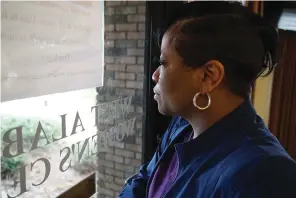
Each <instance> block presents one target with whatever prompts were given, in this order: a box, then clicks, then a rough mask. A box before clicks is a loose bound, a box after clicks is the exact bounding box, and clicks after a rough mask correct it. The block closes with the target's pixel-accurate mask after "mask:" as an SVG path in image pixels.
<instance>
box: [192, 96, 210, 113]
mask: <svg viewBox="0 0 296 198" xmlns="http://www.w3.org/2000/svg"><path fill="white" fill-rule="evenodd" d="M199 95H200V92H199V93H197V94H195V95H194V97H193V105H194V106H195V107H196V108H198V109H199V110H206V109H207V108H209V107H210V105H211V96H210V94H208V93H207V94H206V95H207V97H208V104H207V105H206V106H205V107H200V106H198V105H197V104H196V99H197V97H198V96H199Z"/></svg>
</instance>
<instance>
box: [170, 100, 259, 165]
mask: <svg viewBox="0 0 296 198" xmlns="http://www.w3.org/2000/svg"><path fill="white" fill-rule="evenodd" d="M255 120H256V111H255V109H254V108H253V105H252V104H251V101H250V100H249V99H246V100H245V101H244V102H243V103H242V104H241V105H240V106H238V107H237V108H236V109H234V110H233V111H232V112H231V113H229V114H228V115H226V116H225V117H223V118H222V119H220V120H219V121H218V122H216V123H215V124H214V125H212V126H211V127H210V128H208V129H207V130H206V131H204V132H203V133H202V134H200V135H199V136H198V137H197V138H195V139H193V140H191V141H189V142H185V143H177V144H176V145H175V148H176V151H177V153H178V157H179V162H180V168H181V169H182V166H186V165H188V164H189V163H190V162H191V161H192V160H194V159H195V158H196V157H199V158H200V157H201V158H202V157H205V156H207V154H209V153H211V152H213V151H214V150H215V149H218V148H222V147H223V145H224V146H226V145H227V146H228V147H230V146H231V145H234V144H236V143H237V142H238V141H237V140H239V139H240V138H242V137H244V136H245V135H246V131H249V130H248V129H250V128H251V127H254V124H252V123H255ZM184 124H185V123H184ZM185 126H186V130H192V128H191V126H190V125H189V124H188V123H187V124H185ZM190 128H191V129H190ZM221 146H222V147H221Z"/></svg>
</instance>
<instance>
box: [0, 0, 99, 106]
mask: <svg viewBox="0 0 296 198" xmlns="http://www.w3.org/2000/svg"><path fill="white" fill-rule="evenodd" d="M1 6H2V8H1V26H2V27H1V40H2V44H1V48H2V50H1V58H2V61H1V101H9V100H15V99H22V98H28V97H35V96H41V95H47V94H53V93H61V92H67V91H73V90H79V89H85V88H92V87H99V86H102V84H103V68H104V67H103V65H104V63H103V57H104V56H103V55H104V54H103V53H104V51H103V49H104V37H103V35H104V12H103V10H104V9H103V6H104V2H102V1H92V2H62V1H60V2H59V1H41V2H35V1H32V2H29V1H27V2H15V1H10V2H3V1H2V2H1Z"/></svg>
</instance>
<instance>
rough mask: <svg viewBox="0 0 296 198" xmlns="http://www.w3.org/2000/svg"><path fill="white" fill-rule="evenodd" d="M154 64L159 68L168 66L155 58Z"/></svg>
mask: <svg viewBox="0 0 296 198" xmlns="http://www.w3.org/2000/svg"><path fill="white" fill-rule="evenodd" d="M154 63H155V64H156V65H158V66H166V62H165V61H164V60H160V59H158V58H154Z"/></svg>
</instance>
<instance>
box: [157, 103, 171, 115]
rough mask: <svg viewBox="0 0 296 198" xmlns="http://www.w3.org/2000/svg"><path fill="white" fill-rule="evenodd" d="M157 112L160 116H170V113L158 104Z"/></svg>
mask: <svg viewBox="0 0 296 198" xmlns="http://www.w3.org/2000/svg"><path fill="white" fill-rule="evenodd" d="M158 112H159V113H160V114H162V115H165V116H168V115H170V111H169V110H168V109H167V108H165V107H164V106H163V105H161V104H160V103H159V102H158Z"/></svg>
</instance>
